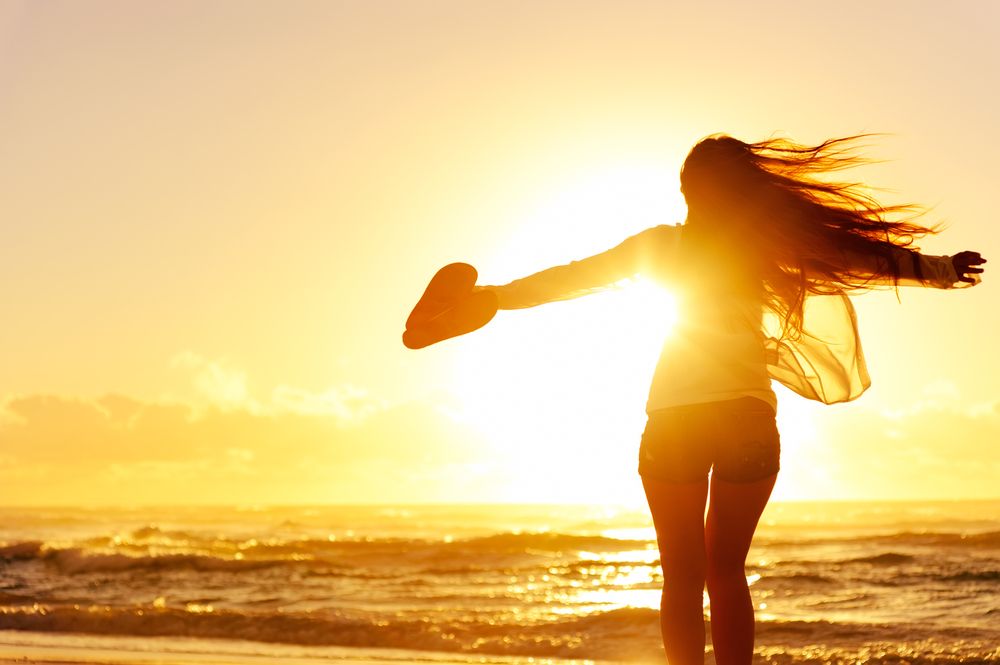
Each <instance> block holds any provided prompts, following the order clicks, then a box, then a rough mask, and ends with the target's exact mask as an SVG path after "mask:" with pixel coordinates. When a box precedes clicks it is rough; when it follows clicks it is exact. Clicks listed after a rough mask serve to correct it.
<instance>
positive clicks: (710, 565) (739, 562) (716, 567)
mask: <svg viewBox="0 0 1000 665" xmlns="http://www.w3.org/2000/svg"><path fill="white" fill-rule="evenodd" d="M745 565H746V560H745V559H743V558H740V557H737V556H732V555H727V554H725V553H714V554H710V555H709V557H708V561H707V565H706V567H705V581H706V582H707V584H708V588H709V591H711V589H712V587H713V586H715V585H716V584H717V583H721V584H731V583H732V581H733V580H742V581H743V582H744V583H745V582H746V577H745V575H746V572H745Z"/></svg>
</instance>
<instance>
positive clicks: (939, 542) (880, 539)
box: [755, 531, 1000, 549]
mask: <svg viewBox="0 0 1000 665" xmlns="http://www.w3.org/2000/svg"><path fill="white" fill-rule="evenodd" d="M755 543H756V544H757V545H759V546H769V547H800V546H806V545H833V544H838V543H844V544H851V543H855V544H861V543H873V544H879V543H881V544H888V545H904V546H914V547H960V548H970V549H996V548H1000V531H983V532H978V533H962V532H955V531H896V532H892V533H881V534H870V535H864V536H834V537H827V538H799V539H791V538H774V537H770V538H769V537H766V536H764V537H760V538H757V540H756V541H755Z"/></svg>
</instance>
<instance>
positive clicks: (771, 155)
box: [681, 135, 937, 337]
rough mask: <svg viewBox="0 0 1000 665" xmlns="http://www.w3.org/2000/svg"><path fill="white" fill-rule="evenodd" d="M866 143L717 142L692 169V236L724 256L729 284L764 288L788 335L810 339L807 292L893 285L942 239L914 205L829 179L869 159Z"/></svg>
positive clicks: (704, 148)
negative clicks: (905, 261)
mask: <svg viewBox="0 0 1000 665" xmlns="http://www.w3.org/2000/svg"><path fill="white" fill-rule="evenodd" d="M866 136H867V135H858V136H849V137H845V138H837V139H831V140H828V141H824V142H823V143H821V144H819V145H816V146H807V145H801V144H798V143H794V142H792V141H790V140H787V139H769V140H766V141H761V142H759V143H744V142H743V141H739V140H737V139H735V138H732V137H730V136H726V135H713V136H710V137H708V138H706V139H704V140H702V141H700V142H699V143H698V144H697V145H695V146H694V148H692V150H691V152H690V153H689V154H688V156H687V159H686V160H685V162H684V168H683V170H682V172H681V190H682V191H683V193H684V196H685V198H686V199H687V203H688V226H689V227H690V230H691V231H692V232H693V236H696V237H700V238H702V239H703V241H704V242H702V243H701V244H702V245H703V246H706V247H707V246H713V247H716V248H718V247H723V248H724V249H723V250H722V252H721V255H724V256H725V257H726V258H725V262H726V264H728V266H729V270H730V272H729V274H730V276H731V277H732V279H729V280H726V281H729V282H730V283H731V285H735V284H739V283H746V282H748V281H749V282H751V283H755V284H756V285H758V286H759V287H760V288H761V289H762V292H763V296H764V299H765V305H766V306H767V307H769V308H770V309H771V310H772V311H773V312H775V313H776V314H777V315H778V316H779V317H780V320H781V322H782V329H783V330H782V332H783V334H784V335H786V336H792V337H798V336H799V335H801V333H802V311H803V302H804V299H805V296H806V294H807V293H817V294H822V293H838V292H843V291H850V290H857V289H868V288H873V287H874V285H875V284H876V282H878V283H882V284H884V283H885V281H886V279H885V278H889V279H891V280H892V281H893V282H895V281H897V280H898V279H899V277H900V270H899V263H898V262H899V260H900V256H901V254H905V252H906V250H907V249H916V247H915V246H914V245H913V243H914V241H915V240H917V239H918V238H920V237H922V236H924V235H927V234H929V233H935V232H936V231H937V229H936V228H935V227H928V226H924V225H922V224H919V223H918V222H917V221H916V219H917V218H918V217H919V216H920V214H921V211H920V209H919V208H918V207H916V206H914V205H909V204H906V205H888V206H887V205H882V204H880V203H879V202H878V201H876V200H875V199H874V198H873V197H872V196H871V195H869V194H868V193H866V191H865V188H864V187H863V186H862V185H860V184H859V183H852V182H836V181H834V180H833V179H831V178H830V175H831V174H833V173H835V172H837V171H841V170H843V169H847V168H850V167H853V166H856V165H859V164H863V163H866V162H868V161H869V160H867V159H865V158H863V157H861V156H859V155H858V147H859V140H860V139H863V138H866ZM718 255H719V254H718V252H717V256H718Z"/></svg>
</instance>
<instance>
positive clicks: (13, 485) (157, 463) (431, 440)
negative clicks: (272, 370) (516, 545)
mask: <svg viewBox="0 0 1000 665" xmlns="http://www.w3.org/2000/svg"><path fill="white" fill-rule="evenodd" d="M334 392H335V393H336V394H337V395H342V394H343V393H344V392H345V391H334ZM347 392H348V393H349V392H350V391H347ZM283 394H291V393H283ZM296 395H297V397H296V399H298V400H300V401H299V402H294V404H295V405H296V408H293V409H286V408H284V407H282V408H267V409H263V410H254V409H250V408H236V407H233V406H231V405H228V406H226V407H225V408H223V407H221V406H212V407H208V408H203V407H196V406H193V405H190V404H185V403H162V402H144V401H140V400H137V399H134V398H131V397H127V396H123V395H105V396H102V397H99V398H97V399H92V400H88V399H78V398H70V397H61V396H57V395H29V396H22V397H16V398H13V399H10V400H8V402H7V403H6V404H5V405H4V410H5V411H6V413H7V417H6V418H4V420H3V421H2V422H0V487H3V488H4V489H3V491H2V493H3V497H2V501H3V502H4V503H66V502H73V503H76V502H80V501H82V502H89V503H228V504H232V503H245V502H247V500H248V499H249V500H250V501H251V502H255V503H259V502H270V503H288V502H329V501H355V502H380V501H394V500H395V501H407V500H409V501H422V500H428V497H429V496H435V497H438V498H440V495H441V493H440V492H438V491H436V490H435V491H431V492H428V488H427V487H423V488H421V486H422V484H424V483H431V482H433V483H439V482H440V481H441V473H442V471H443V470H446V469H452V471H455V472H456V473H458V474H459V475H461V471H460V469H459V470H458V471H456V469H458V468H459V467H463V465H470V466H469V468H473V467H474V466H475V464H476V463H477V459H476V454H477V453H476V451H477V450H481V449H482V447H481V446H480V447H477V446H476V445H475V438H476V434H475V433H474V432H472V431H470V430H469V429H467V428H466V427H465V426H463V425H461V424H459V423H456V422H455V421H453V420H452V419H450V418H448V417H446V416H445V415H443V414H442V413H440V411H439V410H438V409H436V408H434V407H433V406H432V405H428V404H424V403H417V402H414V403H407V404H401V405H395V406H389V407H386V408H383V409H381V410H378V411H372V412H371V413H370V415H368V416H367V417H366V418H364V419H363V420H360V419H357V418H355V417H354V415H353V414H354V412H353V411H350V410H349V411H348V412H347V413H346V414H345V413H338V411H340V410H341V409H340V408H339V407H337V408H326V407H328V406H329V405H330V404H331V403H333V404H336V402H331V401H329V399H327V400H322V399H320V400H316V401H312V398H311V397H310V396H309V395H308V394H306V393H305V392H304V391H299V392H298V393H296ZM301 402H304V403H305V404H306V405H307V406H302V404H301ZM299 406H302V408H298V407H299ZM321 407H322V408H321ZM457 480H461V479H460V478H457ZM458 485H461V482H459V483H458ZM455 487H456V484H455V483H451V485H450V486H449V488H448V489H449V491H451V490H454V489H455ZM445 493H447V492H445ZM454 498H457V497H454Z"/></svg>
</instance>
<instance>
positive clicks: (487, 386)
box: [449, 164, 683, 503]
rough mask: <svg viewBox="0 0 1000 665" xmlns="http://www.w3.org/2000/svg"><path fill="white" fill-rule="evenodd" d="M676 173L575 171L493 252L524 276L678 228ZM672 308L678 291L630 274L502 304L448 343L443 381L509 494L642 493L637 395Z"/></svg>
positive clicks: (539, 497) (641, 405)
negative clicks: (499, 469) (511, 305)
mask: <svg viewBox="0 0 1000 665" xmlns="http://www.w3.org/2000/svg"><path fill="white" fill-rule="evenodd" d="M672 182H676V175H675V174H674V175H672V176H670V175H668V174H667V171H666V170H665V169H663V168H661V167H658V166H654V165H648V164H647V165H635V164H633V165H618V166H614V167H609V168H605V169H600V170H596V171H594V172H588V173H584V174H581V175H580V176H579V177H578V178H577V179H576V180H574V181H571V182H567V183H564V185H563V186H562V187H557V188H555V189H554V190H553V194H552V195H551V197H549V198H547V199H545V200H542V201H537V202H536V205H535V206H534V207H532V208H530V209H528V210H527V212H526V214H525V221H524V222H523V223H522V224H521V226H520V227H519V228H518V229H517V230H515V231H514V232H513V233H512V240H511V243H510V245H509V246H508V247H507V248H504V249H502V250H500V251H498V252H497V256H498V257H501V256H502V257H506V258H505V259H503V260H501V259H497V261H498V263H503V267H504V270H503V272H504V273H506V274H507V275H509V278H516V277H521V276H524V275H527V274H530V273H532V272H536V271H538V270H542V269H544V268H547V267H550V266H551V265H557V264H560V263H566V262H568V261H569V260H573V259H576V258H583V257H584V256H588V255H590V254H594V253H597V252H600V251H603V250H605V249H608V248H610V247H612V246H614V245H616V244H618V243H619V242H621V241H622V240H623V239H624V238H625V237H627V236H628V235H631V234H632V233H636V232H638V231H640V230H642V229H644V228H647V227H648V226H652V225H655V224H662V223H676V222H678V221H680V220H681V219H683V207H682V206H683V204H682V202H681V201H680V199H679V194H677V193H676V188H675V187H673V192H674V193H670V191H671V188H672V184H671V183H672ZM518 248H520V251H519V250H518ZM508 262H509V264H510V265H509V266H508V265H507V263H508ZM511 266H512V267H511ZM499 272H500V270H499V269H497V268H495V267H490V268H487V269H486V270H484V271H481V274H484V273H487V274H490V273H492V274H497V273H499ZM504 281H505V280H504ZM492 283H502V282H501V281H500V280H498V281H496V282H492ZM676 317H677V310H676V305H675V301H674V298H673V296H672V295H671V294H670V293H669V292H668V291H666V290H665V289H664V288H662V287H661V286H659V285H657V284H655V283H653V282H650V281H647V280H645V279H641V278H639V279H631V280H624V281H622V282H620V283H618V284H616V285H613V286H612V288H610V289H609V290H608V291H607V292H605V293H600V294H596V295H590V296H587V297H584V298H580V299H577V300H573V301H565V302H559V303H551V304H547V305H543V306H539V307H535V308H531V309H527V310H517V311H509V312H500V313H499V314H498V316H497V318H496V319H495V320H494V321H493V322H492V323H490V325H488V326H487V327H486V328H484V329H482V330H481V331H477V332H476V333H475V334H474V335H469V336H467V337H466V338H462V339H461V340H460V342H459V343H458V344H456V352H455V354H454V355H453V368H452V377H451V379H450V386H449V388H450V390H451V391H452V392H453V393H454V394H455V396H456V398H457V399H456V401H457V403H458V404H459V405H460V411H461V413H462V418H463V420H464V421H465V422H466V423H467V424H468V425H470V426H472V427H473V428H475V429H476V430H478V431H479V432H480V433H481V435H482V438H483V439H484V440H486V441H488V442H489V445H491V447H492V448H493V450H492V451H491V452H490V457H491V458H492V459H495V460H497V464H502V465H504V466H505V467H506V469H507V471H508V472H509V477H510V478H511V479H512V480H511V483H510V490H509V494H510V496H509V497H508V498H509V499H510V500H519V501H554V502H593V501H595V500H597V501H601V502H607V501H610V502H621V503H632V502H638V501H641V494H636V491H637V488H638V487H639V485H638V482H637V480H636V472H635V463H634V462H635V456H636V451H637V448H638V440H639V435H640V434H641V431H642V427H643V426H644V424H645V402H646V395H647V391H648V389H649V382H650V380H651V378H652V374H653V370H654V368H655V366H656V361H657V358H658V356H659V352H660V349H661V347H662V344H663V341H664V339H665V338H666V336H667V335H669V334H670V329H671V327H672V326H673V324H674V322H675V321H676ZM555 479H557V480H558V482H555Z"/></svg>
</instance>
